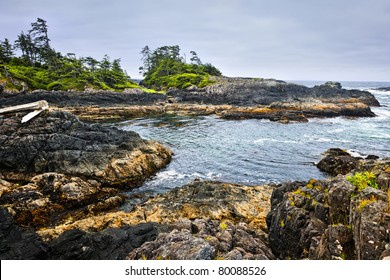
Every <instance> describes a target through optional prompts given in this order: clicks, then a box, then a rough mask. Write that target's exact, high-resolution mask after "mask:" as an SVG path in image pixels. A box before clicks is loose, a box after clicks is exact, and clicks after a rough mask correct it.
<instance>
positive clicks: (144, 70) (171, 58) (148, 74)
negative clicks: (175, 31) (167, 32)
mask: <svg viewBox="0 0 390 280" xmlns="http://www.w3.org/2000/svg"><path fill="white" fill-rule="evenodd" d="M190 53H191V58H190V61H191V64H188V63H186V62H185V59H184V58H183V57H182V56H181V55H180V47H179V46H177V45H176V46H163V47H160V48H157V49H156V50H154V51H151V50H150V48H149V47H148V46H145V47H144V48H143V49H142V51H141V54H142V61H143V66H141V67H140V68H139V70H140V73H141V74H142V75H143V76H144V77H145V79H144V80H143V82H142V83H143V85H145V86H147V87H150V88H155V89H167V88H171V87H172V88H179V89H184V88H187V87H190V86H193V85H194V86H197V87H205V86H207V85H209V84H212V83H213V82H214V81H213V79H212V78H211V76H221V72H220V71H219V70H218V69H217V68H216V67H214V66H213V65H211V64H210V63H206V64H203V63H202V62H201V60H200V58H199V57H198V55H197V54H196V52H194V51H191V52H190Z"/></svg>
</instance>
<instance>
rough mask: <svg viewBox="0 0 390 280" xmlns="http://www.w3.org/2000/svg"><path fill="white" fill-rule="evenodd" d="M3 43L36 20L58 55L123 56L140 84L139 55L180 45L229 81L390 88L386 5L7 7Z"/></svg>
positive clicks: (2, 13)
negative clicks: (383, 84)
mask: <svg viewBox="0 0 390 280" xmlns="http://www.w3.org/2000/svg"><path fill="white" fill-rule="evenodd" d="M1 6H2V7H1V9H0V25H1V26H2V28H1V33H0V38H5V37H8V38H10V39H11V40H14V39H15V38H16V35H17V34H19V33H20V31H21V30H27V29H29V28H30V23H31V22H33V21H35V20H36V18H37V17H41V18H44V19H45V20H47V22H48V24H49V36H50V38H51V39H52V44H53V46H54V47H55V48H56V49H57V50H58V51H61V52H64V53H66V52H74V53H76V54H77V55H80V56H89V55H91V56H95V57H97V58H100V57H102V56H103V55H104V54H106V53H107V54H108V55H109V56H110V57H111V58H117V57H120V58H121V59H122V64H123V66H124V68H126V69H127V71H128V73H129V74H130V75H131V76H133V77H137V76H139V74H138V67H139V66H140V58H141V57H140V54H139V52H140V50H141V48H142V47H143V46H145V45H149V46H150V47H151V48H157V47H159V46H163V45H174V44H177V45H180V46H181V48H182V50H183V52H185V53H187V54H188V53H189V51H190V50H195V51H196V52H197V53H198V55H199V56H200V58H201V59H202V61H204V62H211V63H213V64H215V65H216V66H217V67H218V68H220V69H221V70H222V72H223V73H224V74H226V75H230V76H261V77H275V78H280V79H319V80H328V79H334V80H368V79H370V80H389V77H390V67H389V66H390V31H389V28H388V26H390V17H389V16H388V15H389V12H390V2H389V1H387V0H371V1H363V0H354V1H352V0H344V1H338V0H324V1H309V0H297V1H290V0H273V1H271V0H241V1H240V0H235V1H233V0H228V1H227V0H225V1H222V0H214V1H212V0H207V1H206V0H197V1H195V0H189V1H179V0H160V1H157V0H143V1H125V0H112V1H93V0H89V1H78V0H67V1H53V0H51V1H48V0H35V1H34V4H33V5H32V4H31V2H30V1H27V0H14V1H6V2H4V3H2V4H1Z"/></svg>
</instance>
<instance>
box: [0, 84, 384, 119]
mask: <svg viewBox="0 0 390 280" xmlns="http://www.w3.org/2000/svg"><path fill="white" fill-rule="evenodd" d="M42 99H44V100H47V101H48V102H49V104H50V106H54V107H59V108H61V110H66V111H68V112H72V113H74V114H76V115H78V116H79V117H80V118H81V119H83V120H88V121H102V120H106V121H119V120H123V119H129V118H134V117H146V116H159V115H164V114H179V115H210V114H216V115H218V116H219V117H221V118H225V119H248V118H256V119H269V120H271V121H279V122H282V123H288V122H291V121H295V122H307V121H308V119H309V118H315V117H319V118H324V117H337V116H346V117H373V116H375V114H374V113H373V112H372V111H371V109H370V106H379V105H380V104H379V102H378V101H377V100H376V99H375V97H374V96H373V95H372V94H371V93H369V92H366V91H360V90H345V89H343V88H342V87H341V85H340V83H337V82H327V83H325V84H324V85H321V86H315V87H313V88H308V87H305V86H301V85H296V84H292V83H286V82H283V81H276V80H265V79H243V78H218V79H217V82H216V83H215V84H213V85H210V86H207V87H205V88H196V87H194V86H192V87H189V88H187V89H184V90H178V89H171V90H168V91H167V93H166V94H150V93H145V92H143V91H142V90H139V89H132V90H128V91H127V92H123V93H112V92H39V91H37V92H32V93H22V94H5V93H3V94H1V95H0V102H1V104H2V106H11V105H16V104H21V103H26V102H34V101H37V100H42Z"/></svg>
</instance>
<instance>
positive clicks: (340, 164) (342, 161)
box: [317, 148, 362, 175]
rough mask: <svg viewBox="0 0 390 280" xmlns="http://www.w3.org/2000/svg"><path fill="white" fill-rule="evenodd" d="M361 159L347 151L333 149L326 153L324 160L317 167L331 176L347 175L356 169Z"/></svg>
mask: <svg viewBox="0 0 390 280" xmlns="http://www.w3.org/2000/svg"><path fill="white" fill-rule="evenodd" d="M361 159H362V158H357V157H353V156H351V155H350V154H349V153H348V152H346V151H345V150H342V149H338V148H332V149H329V150H327V151H326V152H325V153H324V158H322V159H321V161H320V162H319V163H318V164H317V167H318V168H319V169H320V170H322V171H325V172H327V173H329V174H331V175H338V174H343V175H345V174H347V173H349V172H351V171H352V170H354V169H356V168H357V166H358V164H359V160H361Z"/></svg>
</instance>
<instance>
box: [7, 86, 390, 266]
mask: <svg viewBox="0 0 390 280" xmlns="http://www.w3.org/2000/svg"><path fill="white" fill-rule="evenodd" d="M260 89H262V90H263V91H261V90H260ZM271 93H272V94H271ZM36 94H38V95H37V97H35V95H34V94H25V95H7V94H5V95H3V94H2V95H0V100H1V104H2V106H9V105H15V104H20V103H26V102H27V100H28V101H35V100H34V98H38V99H46V100H48V101H49V103H50V104H51V105H52V104H53V103H54V104H55V105H57V106H64V107H65V109H64V110H67V111H72V112H74V113H76V114H78V115H80V116H84V118H86V119H89V120H93V119H95V120H96V119H99V118H106V117H105V116H107V119H116V118H118V119H122V118H128V117H135V116H140V114H141V115H142V114H144V115H143V116H150V115H153V114H155V113H156V114H157V115H158V114H167V113H174V114H206V113H207V114H217V115H219V116H221V117H224V118H230V119H237V118H249V117H252V118H253V117H256V118H268V119H271V120H274V121H280V122H286V123H287V122H289V121H307V118H310V117H329V116H337V115H347V116H373V114H372V112H371V110H370V109H369V107H368V106H378V105H379V104H378V103H377V101H376V99H375V98H373V96H372V95H370V94H369V93H366V92H361V91H347V90H343V89H341V87H340V85H339V84H337V83H328V84H326V85H323V86H319V87H314V88H313V89H308V88H306V87H301V86H297V85H292V84H288V83H284V82H280V81H274V80H253V79H251V80H246V79H234V80H233V81H229V82H228V83H226V84H224V81H222V82H221V83H220V84H215V85H212V86H210V87H207V88H206V89H202V90H200V89H197V88H189V89H187V90H185V91H181V92H178V91H174V90H172V91H169V92H168V93H167V95H150V96H153V97H150V96H146V95H145V93H140V92H133V93H122V94H119V95H116V94H111V93H105V94H107V95H106V96H105V95H102V94H96V93H83V97H80V98H85V100H81V99H78V97H75V96H76V95H77V94H76V93H68V92H67V93H47V92H42V93H36ZM26 96H28V98H31V99H23V98H24V97H26ZM65 96H66V97H65ZM92 96H95V97H96V96H97V99H96V100H95V99H94V98H95V97H92ZM210 96H212V97H210ZM267 96H268V97H267ZM149 97H150V98H152V99H153V100H151V99H149ZM50 98H51V99H50ZM118 98H119V99H118ZM126 98H128V99H126ZM21 100H23V102H21ZM55 100H57V101H55ZM86 100H90V102H91V103H87V101H86ZM113 100H114V101H113ZM126 100H128V103H127V104H126V106H125V105H124V104H123V103H126V102H127V101H126ZM130 100H132V101H130ZM3 101H4V102H3ZM78 102H80V103H78ZM94 102H97V103H99V104H100V105H99V106H95V105H96V104H94ZM116 102H118V103H116ZM229 102H230V103H229ZM141 103H142V106H140V104H141ZM71 104H72V105H71ZM86 105H90V106H93V107H86ZM158 108H160V111H158ZM297 108H298V109H297ZM102 112H105V113H102ZM134 112H136V113H134ZM364 112H365V113H364ZM24 114H25V113H9V114H2V115H0V131H1V134H0V259H182V260H185V259H227V260H240V259H269V260H273V259H390V198H389V197H390V159H388V158H387V159H380V158H378V157H376V156H372V155H371V156H366V157H355V156H352V155H351V154H350V153H349V152H347V151H345V150H342V149H330V150H328V151H326V153H324V158H323V159H322V160H321V161H320V162H319V163H318V164H317V167H318V168H319V169H321V170H322V171H324V172H327V173H329V174H330V175H331V176H333V177H331V178H330V179H328V180H315V179H312V180H309V181H308V182H285V183H282V184H278V185H276V184H273V185H264V186H244V185H237V184H230V183H226V182H214V181H199V180H195V181H193V182H192V183H190V184H188V185H185V186H182V187H180V188H176V189H173V190H171V191H169V192H167V193H164V194H160V195H157V196H155V197H153V198H149V199H148V200H146V201H144V202H142V203H140V204H138V205H136V206H134V208H133V209H132V210H130V211H129V212H124V211H121V210H120V206H121V205H122V204H123V203H124V202H125V201H126V199H127V196H126V195H125V194H124V192H123V191H125V190H129V189H132V188H135V187H139V186H140V185H141V184H142V183H143V182H144V181H145V180H146V179H148V178H149V177H150V176H152V175H153V174H154V173H156V172H157V170H159V169H161V168H163V167H164V166H166V165H167V164H168V163H169V162H170V160H171V158H172V152H171V150H170V149H169V148H167V147H165V146H163V145H162V144H159V143H157V142H154V141H149V140H144V139H142V138H141V137H140V136H139V135H138V134H137V133H135V132H126V131H121V130H118V129H116V128H112V127H107V126H103V125H102V124H88V123H84V122H82V121H80V120H79V118H78V117H77V116H75V115H74V114H72V113H69V112H66V111H56V110H47V111H44V112H42V113H41V114H40V115H39V116H38V117H36V118H34V119H32V120H30V121H29V122H27V123H23V124H22V123H21V119H22V116H23V115H24ZM364 114H366V115H364ZM112 116H114V117H112Z"/></svg>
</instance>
